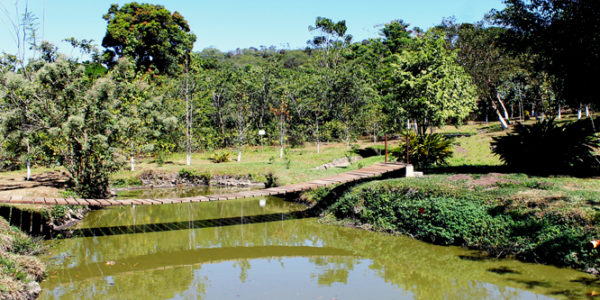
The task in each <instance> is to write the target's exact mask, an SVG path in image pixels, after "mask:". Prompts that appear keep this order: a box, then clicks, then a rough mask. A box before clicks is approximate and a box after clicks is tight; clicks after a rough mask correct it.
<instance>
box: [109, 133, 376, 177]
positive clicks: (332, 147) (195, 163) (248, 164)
mask: <svg viewBox="0 0 600 300" xmlns="http://www.w3.org/2000/svg"><path fill="white" fill-rule="evenodd" d="M368 145H371V144H368V143H365V144H361V145H360V146H362V147H366V146H368ZM229 151H230V152H231V159H232V160H231V161H229V162H225V163H214V162H213V161H212V160H211V159H210V158H211V155H212V153H208V152H207V153H194V154H193V155H192V163H191V165H190V166H187V165H186V156H185V154H182V153H177V154H173V155H171V156H170V157H169V158H168V159H167V161H166V163H164V164H163V165H161V166H159V165H158V164H156V162H155V160H154V159H152V158H149V159H143V160H141V161H140V163H138V164H137V165H136V171H134V172H132V171H129V168H128V167H129V166H126V168H127V169H124V170H122V171H120V172H118V173H116V174H114V175H113V176H112V180H113V181H117V180H120V181H125V182H127V180H129V179H131V178H136V177H138V176H139V175H140V174H141V173H142V172H144V171H146V170H154V171H158V172H167V173H173V172H178V171H179V170H181V169H187V170H192V171H194V172H196V173H199V174H205V173H210V174H212V175H242V176H246V175H250V176H251V177H252V178H253V179H254V180H256V181H262V180H264V176H265V174H267V173H273V174H275V175H276V176H277V177H278V179H279V183H280V184H282V185H284V184H291V183H298V182H304V181H310V180H313V179H317V178H320V177H325V176H330V175H334V174H338V173H341V172H346V171H349V170H353V169H358V168H361V167H363V166H368V165H372V164H374V163H377V162H382V161H384V157H383V156H374V157H369V158H365V159H362V160H360V161H359V162H357V163H354V164H352V165H351V166H349V167H347V168H333V169H328V170H316V169H315V168H316V167H318V166H321V165H323V164H326V163H330V162H331V161H332V160H334V159H336V158H343V157H345V156H346V155H352V156H355V155H356V154H353V153H350V152H349V151H348V150H347V149H346V146H345V145H344V144H329V145H325V146H323V145H322V146H321V151H320V153H318V154H317V149H316V147H315V146H312V145H310V146H307V147H303V148H288V149H287V157H288V158H289V165H288V162H287V160H286V158H285V157H286V156H284V158H283V159H281V158H279V147H265V149H264V152H263V151H262V150H261V148H260V147H246V148H245V149H244V151H243V153H242V161H241V162H237V161H235V160H236V158H237V152H235V150H233V149H230V150H229Z"/></svg>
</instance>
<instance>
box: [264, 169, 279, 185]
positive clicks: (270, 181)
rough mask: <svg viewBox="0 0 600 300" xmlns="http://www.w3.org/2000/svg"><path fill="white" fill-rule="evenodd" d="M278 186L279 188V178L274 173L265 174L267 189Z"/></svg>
mask: <svg viewBox="0 0 600 300" xmlns="http://www.w3.org/2000/svg"><path fill="white" fill-rule="evenodd" d="M277 186H279V178H277V176H276V175H275V174H273V173H272V172H269V173H267V174H265V187H266V188H271V187H277Z"/></svg>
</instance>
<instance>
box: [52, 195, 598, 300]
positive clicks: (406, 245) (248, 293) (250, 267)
mask: <svg viewBox="0 0 600 300" xmlns="http://www.w3.org/2000/svg"><path fill="white" fill-rule="evenodd" d="M302 209H303V207H302V206H300V205H298V204H294V203H288V202H285V201H282V200H279V199H277V198H269V199H267V201H266V205H265V206H264V207H261V205H260V199H246V200H235V201H224V202H208V203H198V204H182V205H163V206H145V207H136V208H117V209H106V210H101V211H96V212H93V213H92V215H91V216H90V218H89V221H88V220H86V221H85V224H82V226H81V228H80V229H79V231H78V232H79V233H80V234H81V236H82V237H78V238H72V239H65V240H61V241H59V242H58V244H57V246H56V247H55V248H54V250H53V252H52V254H51V255H50V256H49V257H48V258H47V261H48V262H49V263H50V276H49V278H48V280H47V281H45V282H44V284H43V288H44V291H43V294H42V298H46V299H52V298H61V299H62V298H65V299H81V298H102V299H106V298H111V299H114V298H119V299H139V298H149V297H151V298H155V299H165V298H175V299H184V298H192V299H196V298H204V299H232V298H241V299H281V298H285V299H307V298H308V299H319V297H321V299H331V298H337V299H398V298H407V299H530V298H531V299H544V298H545V297H553V296H560V297H565V296H567V297H584V296H585V295H586V293H591V292H592V291H593V290H597V291H598V290H600V285H599V283H598V281H597V280H596V279H595V278H594V277H592V276H588V275H586V274H583V273H580V272H575V271H572V270H567V269H558V268H554V267H549V266H542V265H534V264H523V263H519V262H517V261H512V260H494V259H481V258H480V257H481V256H480V255H479V254H478V253H477V252H473V251H468V250H464V249H461V248H456V247H439V246H433V245H429V244H426V243H422V242H419V241H416V240H413V239H410V238H406V237H395V236H390V235H386V234H380V233H373V232H367V231H362V230H357V229H352V228H344V227H338V226H329V225H323V224H319V223H318V221H317V220H316V219H313V218H305V219H297V218H295V216H297V214H298V211H301V210H302ZM132 214H133V215H132ZM242 216H243V217H242ZM280 216H287V217H284V218H283V219H279V217H280ZM134 218H135V219H134ZM128 222H131V223H128ZM133 222H135V226H133V224H134V223H133ZM140 226H141V227H140ZM186 226H187V227H186ZM98 228H103V229H101V230H100V229H98ZM108 228H110V229H108ZM132 228H133V229H132ZM139 228H144V229H145V231H143V232H142V233H139V232H140V231H136V230H137V229H139ZM132 230H133V231H134V232H135V233H132ZM96 233H97V234H96ZM540 294H543V295H545V296H541V295H540Z"/></svg>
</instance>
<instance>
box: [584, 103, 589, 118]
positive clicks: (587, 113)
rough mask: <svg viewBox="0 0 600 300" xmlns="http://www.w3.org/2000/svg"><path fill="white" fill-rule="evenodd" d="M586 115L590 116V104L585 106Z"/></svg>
mask: <svg viewBox="0 0 600 300" xmlns="http://www.w3.org/2000/svg"><path fill="white" fill-rule="evenodd" d="M585 116H586V117H589V116H590V106H589V105H586V106H585Z"/></svg>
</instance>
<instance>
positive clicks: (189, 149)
mask: <svg viewBox="0 0 600 300" xmlns="http://www.w3.org/2000/svg"><path fill="white" fill-rule="evenodd" d="M189 69H190V57H189V53H188V56H187V61H186V66H185V73H186V74H185V75H186V76H185V110H186V111H185V118H186V120H185V121H186V122H185V126H186V128H185V138H186V142H185V143H186V145H185V154H186V164H187V165H188V166H189V165H191V164H192V145H191V142H192V109H191V107H192V106H191V102H190V70H189Z"/></svg>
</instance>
